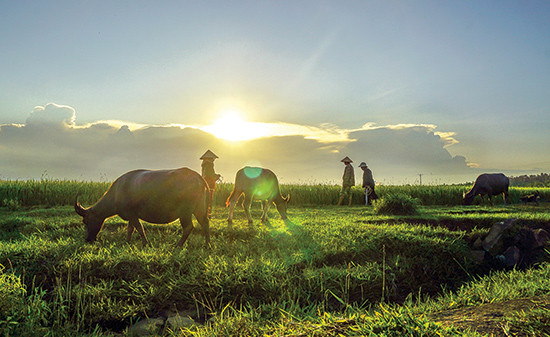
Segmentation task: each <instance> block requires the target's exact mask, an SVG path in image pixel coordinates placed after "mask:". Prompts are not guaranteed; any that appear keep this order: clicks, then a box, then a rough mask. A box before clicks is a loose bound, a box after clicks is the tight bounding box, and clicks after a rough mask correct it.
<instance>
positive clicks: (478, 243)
mask: <svg viewBox="0 0 550 337" xmlns="http://www.w3.org/2000/svg"><path fill="white" fill-rule="evenodd" d="M473 248H474V249H476V250H478V249H483V239H482V238H481V237H478V238H477V239H476V241H475V242H474V244H473Z"/></svg>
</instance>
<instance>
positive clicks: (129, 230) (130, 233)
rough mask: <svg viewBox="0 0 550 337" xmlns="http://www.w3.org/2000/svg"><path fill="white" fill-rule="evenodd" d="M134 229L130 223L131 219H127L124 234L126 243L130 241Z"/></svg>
mask: <svg viewBox="0 0 550 337" xmlns="http://www.w3.org/2000/svg"><path fill="white" fill-rule="evenodd" d="M135 230H136V229H135V228H134V226H133V225H132V222H131V221H128V234H127V236H126V241H128V243H130V241H131V239H132V234H133V233H134V231H135Z"/></svg>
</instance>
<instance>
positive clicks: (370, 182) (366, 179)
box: [363, 168, 374, 187]
mask: <svg viewBox="0 0 550 337" xmlns="http://www.w3.org/2000/svg"><path fill="white" fill-rule="evenodd" d="M367 186H370V187H373V186H374V178H373V177H372V171H371V170H370V169H368V168H366V169H364V170H363V187H367Z"/></svg>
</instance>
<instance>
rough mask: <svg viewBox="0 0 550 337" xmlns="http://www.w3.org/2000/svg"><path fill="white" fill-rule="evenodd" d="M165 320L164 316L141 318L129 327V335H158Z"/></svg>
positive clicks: (136, 336)
mask: <svg viewBox="0 0 550 337" xmlns="http://www.w3.org/2000/svg"><path fill="white" fill-rule="evenodd" d="M164 322H165V320H164V319H163V318H147V319H143V320H140V321H138V322H137V323H136V324H134V325H132V326H130V327H129V328H128V336H133V337H145V336H157V335H158V334H159V332H160V331H161V329H162V327H163V325H164Z"/></svg>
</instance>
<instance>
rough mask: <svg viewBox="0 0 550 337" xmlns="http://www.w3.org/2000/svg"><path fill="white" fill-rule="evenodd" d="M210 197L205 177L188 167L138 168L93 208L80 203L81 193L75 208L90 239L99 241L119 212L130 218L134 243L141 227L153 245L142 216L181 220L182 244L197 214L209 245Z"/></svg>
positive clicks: (152, 220)
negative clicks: (154, 169)
mask: <svg viewBox="0 0 550 337" xmlns="http://www.w3.org/2000/svg"><path fill="white" fill-rule="evenodd" d="M209 197H210V193H209V190H208V185H207V184H206V182H205V181H204V179H203V178H202V177H201V175H200V174H198V173H197V172H195V171H192V170H190V169H188V168H185V167H184V168H179V169H175V170H159V171H151V170H136V171H131V172H128V173H125V174H123V175H122V176H120V177H119V178H117V179H116V180H115V182H113V183H112V184H111V186H110V187H109V189H108V190H107V192H105V194H104V195H103V196H102V197H101V198H100V199H99V201H98V202H97V203H96V204H95V205H93V206H91V207H89V208H84V207H82V206H81V205H80V203H79V202H78V195H77V196H76V198H75V204H74V209H75V211H76V213H78V215H80V216H81V217H82V220H83V222H84V224H85V225H86V227H87V231H88V235H87V237H86V241H88V242H93V241H95V240H96V238H97V235H98V234H99V232H100V231H101V229H102V228H103V223H104V221H105V219H107V218H110V217H112V216H115V215H118V216H120V217H121V218H122V219H124V220H126V221H128V236H127V241H128V242H130V239H131V237H132V234H133V232H134V230H137V232H138V233H139V235H140V237H141V240H142V242H143V244H149V241H148V240H147V237H146V236H145V231H144V230H143V225H142V224H141V222H140V221H139V220H140V219H141V220H144V221H147V222H150V223H157V224H165V223H170V222H172V221H175V220H177V219H179V220H180V223H181V227H182V229H183V235H182V236H181V239H180V240H179V241H178V242H177V243H176V245H177V246H180V247H181V246H182V245H183V243H184V242H185V240H187V237H188V236H189V234H191V231H192V230H193V218H192V215H195V218H196V219H197V221H198V222H199V224H200V225H201V227H202V229H203V233H204V235H205V240H206V245H207V246H209V245H210V228H209V219H208V213H207V209H208V202H209Z"/></svg>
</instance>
